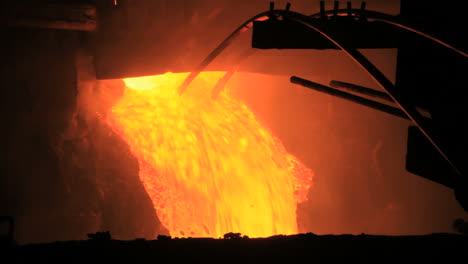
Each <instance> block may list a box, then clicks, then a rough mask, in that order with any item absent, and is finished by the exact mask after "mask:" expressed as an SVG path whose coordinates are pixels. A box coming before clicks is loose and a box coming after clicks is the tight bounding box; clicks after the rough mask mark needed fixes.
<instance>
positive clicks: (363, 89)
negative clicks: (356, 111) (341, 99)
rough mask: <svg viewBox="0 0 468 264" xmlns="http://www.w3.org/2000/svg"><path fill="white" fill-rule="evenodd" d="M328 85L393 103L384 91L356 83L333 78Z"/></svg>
mask: <svg viewBox="0 0 468 264" xmlns="http://www.w3.org/2000/svg"><path fill="white" fill-rule="evenodd" d="M330 86H331V87H333V88H337V89H344V90H349V91H352V92H358V93H362V94H365V95H368V96H371V97H374V98H377V99H383V100H385V101H388V102H392V103H394V101H393V100H392V98H390V96H388V94H387V93H384V92H381V91H376V90H374V89H370V88H367V87H363V86H359V85H356V84H352V83H347V82H340V81H335V80H333V81H331V82H330Z"/></svg>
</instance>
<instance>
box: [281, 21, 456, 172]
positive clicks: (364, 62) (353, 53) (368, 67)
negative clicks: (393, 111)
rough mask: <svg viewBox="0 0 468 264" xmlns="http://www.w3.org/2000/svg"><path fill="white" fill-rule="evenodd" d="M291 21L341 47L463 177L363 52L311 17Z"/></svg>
mask: <svg viewBox="0 0 468 264" xmlns="http://www.w3.org/2000/svg"><path fill="white" fill-rule="evenodd" d="M287 17H288V18H289V19H292V20H294V21H296V22H299V23H301V24H303V25H305V26H307V27H309V28H311V29H313V30H315V31H316V32H318V33H320V34H321V35H322V36H324V37H325V38H327V39H328V40H329V41H330V42H331V43H333V44H335V45H336V46H337V47H339V48H340V49H341V50H342V51H343V52H344V53H345V54H346V55H348V56H349V57H350V58H351V59H352V60H354V61H355V62H356V63H357V64H358V65H359V66H361V67H362V68H363V69H364V70H365V71H366V72H367V73H368V74H369V75H370V77H372V79H374V80H375V81H376V82H377V83H378V84H379V85H380V87H382V89H384V90H385V91H386V92H387V94H388V95H389V96H390V97H391V98H392V100H393V101H394V102H395V103H396V104H397V105H398V107H400V108H401V110H403V112H404V113H405V114H406V115H407V116H408V117H409V118H410V119H411V121H413V123H414V124H415V125H416V126H417V127H418V128H419V130H421V132H422V133H423V134H424V136H426V138H427V139H428V140H429V142H431V144H432V145H433V146H434V148H435V149H437V151H438V152H439V153H440V155H441V156H442V157H444V159H445V160H446V161H447V162H448V163H449V164H450V167H452V169H453V171H454V172H455V173H456V175H458V176H460V177H463V176H462V174H461V171H460V170H459V169H458V166H457V165H456V164H455V163H453V161H452V159H451V158H450V157H449V156H448V154H447V150H446V149H445V148H444V146H443V145H442V144H441V143H440V142H439V141H438V140H437V139H436V138H435V137H434V134H433V133H434V131H433V130H432V129H431V126H430V123H429V122H427V118H425V117H424V116H422V115H421V114H420V113H419V112H418V110H417V109H416V106H414V105H413V104H411V102H409V101H408V100H407V98H405V96H404V95H403V94H402V93H401V91H400V90H398V89H396V88H395V86H394V85H393V83H392V82H391V81H390V80H389V79H387V77H386V76H385V75H384V74H383V73H382V72H381V71H380V70H379V69H378V68H377V67H375V65H374V64H372V62H370V61H369V60H368V59H367V58H366V57H365V56H364V55H362V53H361V52H359V51H358V50H357V49H353V48H348V47H346V46H344V45H342V44H341V43H340V42H339V41H338V40H336V39H335V38H333V37H332V36H331V35H330V34H329V33H327V32H325V31H323V30H321V29H319V28H318V27H317V26H316V25H315V23H314V22H313V21H311V20H310V18H309V17H307V16H304V15H302V14H298V13H292V12H290V14H289V15H287Z"/></svg>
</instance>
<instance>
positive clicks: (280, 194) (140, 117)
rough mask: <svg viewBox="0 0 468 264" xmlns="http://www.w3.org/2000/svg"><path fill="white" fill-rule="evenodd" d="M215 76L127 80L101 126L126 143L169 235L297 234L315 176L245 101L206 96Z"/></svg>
mask: <svg viewBox="0 0 468 264" xmlns="http://www.w3.org/2000/svg"><path fill="white" fill-rule="evenodd" d="M222 74H223V73H222V72H203V73H201V74H200V75H199V77H198V78H197V79H196V80H195V81H194V82H193V83H192V84H191V85H190V87H189V89H188V90H187V92H186V93H184V94H183V95H179V94H178V93H177V87H178V86H179V85H180V84H181V83H182V82H183V80H184V79H185V77H187V75H188V73H177V74H176V73H166V74H163V75H157V76H148V77H138V78H129V79H124V82H125V84H126V86H127V88H126V90H125V93H124V95H123V96H122V98H121V99H120V100H119V101H118V102H117V103H116V104H115V105H114V106H113V108H112V109H111V111H110V113H109V116H108V123H109V125H110V126H111V127H112V128H113V130H114V131H116V133H118V134H119V135H120V136H121V137H122V138H123V139H124V140H125V141H126V142H127V143H128V144H129V146H130V148H131V151H132V152H133V154H134V155H135V156H136V157H137V158H138V160H139V164H140V179H141V181H142V182H143V184H144V186H145V188H146V190H147V192H148V194H149V196H150V197H151V199H152V201H153V204H154V206H155V209H156V212H157V214H158V216H159V218H160V220H161V222H162V224H163V225H164V226H165V227H166V228H167V229H168V230H169V232H170V234H171V236H178V237H190V236H192V237H221V236H222V235H223V234H225V233H228V232H239V233H242V234H245V235H248V236H251V237H266V236H271V235H276V234H294V233H297V232H298V230H297V222H296V205H297V203H299V202H302V201H304V200H306V197H307V191H308V189H309V187H310V186H311V181H312V176H313V173H312V171H311V170H310V169H308V168H307V167H305V166H304V165H303V164H302V163H301V162H300V161H299V160H298V159H297V158H295V157H294V156H292V155H291V154H289V153H288V152H287V151H286V150H285V148H284V147H283V145H282V143H281V142H280V141H279V139H277V138H276V137H274V136H273V135H272V133H271V132H270V131H269V130H268V129H267V128H266V127H264V126H262V125H261V124H260V123H259V122H258V121H257V120H256V119H255V116H254V114H253V113H252V112H251V111H250V110H249V109H248V108H247V106H246V105H245V104H243V103H242V102H240V101H238V100H236V99H234V98H232V97H231V96H229V91H224V92H222V93H221V94H220V95H219V96H218V98H217V99H216V100H213V99H211V92H210V90H211V89H212V88H213V87H214V85H215V83H216V82H217V80H218V79H219V78H221V77H222Z"/></svg>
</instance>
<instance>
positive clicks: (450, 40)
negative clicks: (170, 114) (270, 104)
mask: <svg viewBox="0 0 468 264" xmlns="http://www.w3.org/2000/svg"><path fill="white" fill-rule="evenodd" d="M365 8H366V5H365V2H362V4H361V9H352V8H351V7H350V5H349V4H348V8H347V9H339V8H338V4H337V2H335V5H334V9H333V10H332V11H325V9H324V3H323V2H320V13H317V14H313V15H310V16H307V15H303V14H300V13H297V12H293V11H290V10H289V9H290V6H288V7H287V9H284V10H275V9H274V4H272V3H271V4H270V10H269V11H267V12H263V13H260V14H258V15H256V16H254V17H252V18H251V19H249V20H247V21H246V22H244V23H243V24H242V25H241V26H240V27H239V28H237V29H236V30H235V31H234V32H233V33H232V34H231V35H229V36H228V37H227V38H226V39H225V40H224V41H223V42H221V44H220V45H218V47H217V48H215V49H214V50H213V52H211V53H210V54H209V55H208V56H207V57H206V58H205V60H203V61H202V63H201V64H200V65H199V67H198V68H197V69H196V71H193V72H192V73H191V74H190V75H189V76H188V77H187V78H186V79H185V81H184V83H183V84H182V85H181V86H180V88H179V92H180V93H183V91H184V90H185V89H187V87H188V86H189V85H190V83H191V81H192V80H193V79H194V78H195V77H196V76H197V75H198V74H199V73H200V72H201V71H202V70H203V69H205V68H206V66H207V65H208V64H209V63H211V61H213V60H214V59H215V58H216V56H218V55H219V54H220V53H221V52H222V51H223V50H224V49H225V48H226V47H227V46H229V44H230V43H231V42H232V41H233V39H234V38H235V37H237V36H238V35H239V34H240V33H242V32H244V31H245V30H246V29H249V28H250V26H249V25H250V24H253V35H252V47H253V48H258V49H341V50H342V51H343V52H344V53H345V54H346V55H348V56H349V57H350V58H351V59H352V60H353V61H354V62H356V63H357V64H358V65H359V66H360V67H361V68H363V69H364V70H365V71H366V72H367V73H368V74H369V75H370V76H371V77H372V78H373V79H374V80H375V81H376V83H377V84H378V85H379V86H380V87H381V88H382V89H383V90H384V91H385V93H386V96H384V95H383V94H380V93H376V91H370V90H364V89H360V92H361V93H362V92H363V91H365V92H367V93H369V95H370V94H372V95H373V96H380V97H385V98H386V99H390V100H391V101H393V102H394V103H395V104H396V105H397V106H398V107H399V108H400V109H396V108H395V109H393V108H388V107H391V106H388V105H384V104H381V105H379V106H378V107H376V106H377V104H376V103H377V102H375V101H372V100H369V99H365V98H362V97H359V96H355V95H353V96H351V94H348V93H345V92H343V91H338V90H335V89H333V88H331V87H327V86H323V85H320V84H317V83H314V82H311V81H308V80H304V79H300V78H297V77H294V76H293V77H292V78H291V81H292V82H295V83H300V84H301V85H304V86H307V87H309V88H313V89H315V90H320V91H322V92H326V93H328V94H333V95H335V96H340V97H341V98H347V99H348V100H354V101H355V102H357V103H360V104H367V106H370V105H373V106H374V109H378V108H380V109H379V110H381V111H382V109H387V110H386V111H387V112H392V113H393V114H396V115H398V116H400V117H404V116H406V117H408V118H409V119H410V120H411V121H412V122H413V123H414V125H415V128H417V132H418V133H419V135H418V133H415V132H414V131H413V129H414V128H410V133H409V137H408V151H409V154H408V155H407V166H406V167H407V170H408V171H409V172H412V173H415V174H417V175H419V176H422V177H424V178H426V179H429V180H432V181H435V182H438V183H440V184H443V185H445V186H448V187H450V188H453V190H454V191H455V197H456V199H457V200H458V201H459V203H460V204H461V205H462V207H463V208H464V209H465V210H466V211H468V180H467V176H466V169H467V168H466V166H467V165H466V164H468V162H467V157H468V155H466V149H467V148H468V145H467V144H466V143H467V140H466V137H467V136H466V135H468V131H467V129H466V127H467V126H466V120H467V118H466V113H465V112H466V111H464V110H465V109H464V108H465V104H466V101H467V98H466V96H465V93H464V92H463V89H459V87H463V85H464V84H465V82H464V80H463V78H464V74H465V73H464V71H466V69H468V67H467V66H468V65H467V57H468V53H467V52H466V51H465V50H463V49H460V48H459V47H466V41H465V40H463V37H462V36H461V34H460V32H459V25H463V23H464V21H462V18H463V15H462V11H461V9H459V10H453V9H450V10H448V9H447V8H449V7H447V6H446V5H440V6H432V5H426V6H425V9H424V10H421V6H420V4H419V3H415V2H414V1H409V0H403V1H401V15H400V16H392V15H388V14H383V13H379V12H375V11H369V10H365ZM444 8H445V9H444ZM264 17H268V19H263V18H264ZM434 17H438V18H442V19H434ZM260 18H262V19H260ZM369 20H372V21H369ZM402 21H403V22H404V23H403V22H402ZM408 25H413V26H408ZM434 29H436V30H434ZM428 32H429V33H428ZM440 32H444V33H442V34H441V33H440ZM442 39H444V40H445V41H444V40H442ZM364 48H398V50H399V52H398V62H397V76H396V84H393V83H392V82H391V81H390V80H389V79H388V78H387V77H386V76H385V75H384V74H383V73H382V72H381V71H380V70H379V69H378V68H377V67H376V66H375V65H374V64H373V63H372V62H371V61H369V60H368V59H367V58H366V57H365V56H364V55H363V54H362V53H360V52H359V51H358V49H364ZM353 88H354V89H355V90H356V89H357V87H353ZM360 88H362V87H360ZM351 98H352V99H351ZM363 102H366V103H363ZM419 108H423V109H425V110H427V111H428V112H429V114H430V115H431V119H430V120H429V119H428V118H426V117H424V116H423V115H422V114H421V113H420V111H419V110H418V109H419ZM390 109H391V110H390ZM397 110H400V111H402V112H403V113H404V114H401V112H399V111H397ZM420 135H423V136H424V140H423V138H421V137H420ZM427 143H429V144H430V145H431V146H430V148H431V149H432V150H435V152H436V153H437V154H436V155H433V154H434V153H433V151H427V147H428V144H427Z"/></svg>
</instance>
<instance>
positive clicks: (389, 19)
mask: <svg viewBox="0 0 468 264" xmlns="http://www.w3.org/2000/svg"><path fill="white" fill-rule="evenodd" d="M288 14H289V15H301V16H304V15H302V14H299V13H297V12H293V11H289V10H287V9H285V10H282V9H275V10H270V11H266V12H263V13H260V14H258V15H256V16H253V17H252V18H250V19H248V20H247V21H245V22H244V23H243V24H241V25H240V26H239V27H238V28H236V29H235V30H234V31H233V32H232V33H231V34H230V35H229V36H228V37H227V38H226V39H224V40H223V41H222V42H221V43H220V44H219V45H218V46H217V47H216V48H215V49H214V50H213V51H212V52H211V53H210V54H208V56H207V57H206V58H205V59H204V60H203V61H202V62H201V63H200V64H199V65H198V66H197V68H196V69H195V71H192V72H191V73H190V74H189V75H188V76H187V78H185V80H184V82H183V83H182V84H181V85H180V86H179V89H178V91H179V94H182V93H183V92H184V91H185V89H187V87H188V86H189V85H190V83H191V82H192V81H193V80H194V79H195V78H196V77H197V76H198V74H200V72H202V71H203V70H204V69H205V68H206V66H208V65H209V64H210V63H211V62H212V61H213V60H214V59H215V58H216V57H217V56H218V55H219V54H220V53H221V52H223V51H224V49H226V48H227V47H228V46H229V45H230V44H231V43H232V41H233V40H234V39H236V38H237V37H238V36H239V35H240V34H241V33H242V32H245V31H247V30H249V29H250V28H251V27H250V24H251V23H253V22H254V21H255V20H258V19H260V18H263V17H267V16H272V15H276V16H281V15H288ZM324 14H325V15H333V14H352V15H353V16H359V15H365V16H366V17H369V18H371V19H374V20H377V21H381V22H384V23H387V24H390V25H393V26H397V27H400V28H403V29H405V30H408V31H411V32H414V33H416V34H419V35H421V36H423V37H425V38H428V39H430V40H432V41H434V42H436V43H439V44H440V45H443V46H445V47H447V48H449V49H451V50H453V51H455V52H457V53H459V54H461V55H462V56H464V57H468V54H467V53H465V52H463V51H461V50H459V49H457V48H455V47H453V46H451V45H449V44H448V43H446V42H444V41H442V40H440V39H437V38H435V37H433V36H431V35H429V34H426V33H424V32H422V31H419V30H417V29H414V28H411V27H409V26H406V25H403V24H401V23H398V22H396V21H394V19H395V16H392V15H388V14H385V13H381V12H377V11H371V10H364V11H363V10H361V9H338V10H336V11H334V10H330V11H325V12H324ZM320 16H321V13H316V14H312V15H310V16H309V17H311V18H317V17H320Z"/></svg>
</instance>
